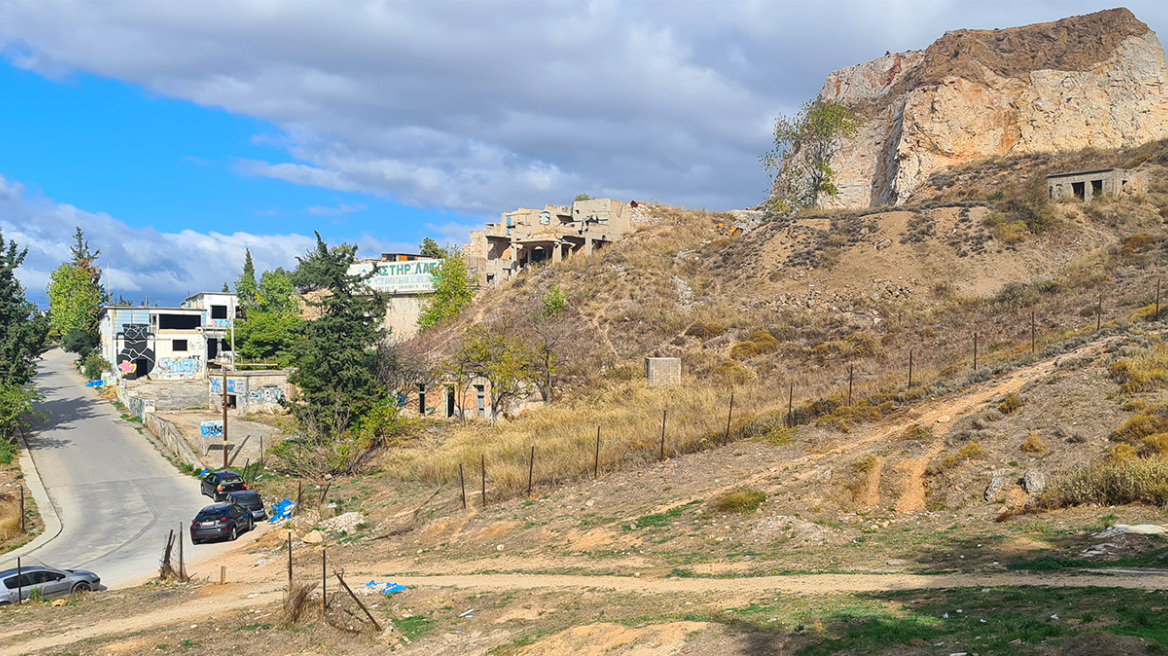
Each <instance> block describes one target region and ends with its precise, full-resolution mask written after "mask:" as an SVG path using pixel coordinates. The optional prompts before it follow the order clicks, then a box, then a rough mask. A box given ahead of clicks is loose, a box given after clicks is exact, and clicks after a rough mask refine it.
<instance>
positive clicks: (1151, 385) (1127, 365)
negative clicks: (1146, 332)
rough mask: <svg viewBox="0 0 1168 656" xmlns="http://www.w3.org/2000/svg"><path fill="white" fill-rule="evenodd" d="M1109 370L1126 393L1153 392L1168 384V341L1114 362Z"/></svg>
mask: <svg viewBox="0 0 1168 656" xmlns="http://www.w3.org/2000/svg"><path fill="white" fill-rule="evenodd" d="M1108 372H1109V373H1110V374H1111V379H1112V380H1114V381H1115V382H1117V383H1119V389H1120V390H1122V391H1123V392H1124V393H1125V394H1135V393H1137V392H1151V391H1153V390H1157V389H1160V388H1162V387H1165V386H1168V343H1161V344H1157V345H1156V346H1154V347H1152V348H1150V349H1147V350H1145V351H1141V352H1140V354H1139V355H1138V356H1136V357H1133V358H1129V359H1126V360H1118V361H1116V362H1113V363H1112V364H1111V366H1110V367H1108Z"/></svg>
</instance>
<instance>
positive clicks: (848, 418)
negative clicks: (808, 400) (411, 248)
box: [811, 399, 896, 433]
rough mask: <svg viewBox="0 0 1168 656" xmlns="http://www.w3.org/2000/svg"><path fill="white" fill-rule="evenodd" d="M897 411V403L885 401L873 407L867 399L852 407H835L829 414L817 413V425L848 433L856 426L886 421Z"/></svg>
mask: <svg viewBox="0 0 1168 656" xmlns="http://www.w3.org/2000/svg"><path fill="white" fill-rule="evenodd" d="M895 409H896V403H895V402H893V401H884V402H883V403H880V404H879V405H871V404H870V403H869V402H868V400H867V399H865V400H862V401H859V402H857V403H854V404H852V405H841V406H837V407H834V408H832V409H831V410H830V411H829V412H827V413H816V414H817V415H818V416H819V419H818V420H817V421H816V423H817V424H818V425H820V426H830V427H832V428H835V429H837V430H839V431H842V432H844V433H846V432H848V431H850V430H851V429H852V426H853V425H854V424H859V423H864V422H873V421H880V420H881V419H884V415H886V414H888V413H890V412H892V411H893V410H895ZM814 410H815V408H812V409H811V411H812V412H814Z"/></svg>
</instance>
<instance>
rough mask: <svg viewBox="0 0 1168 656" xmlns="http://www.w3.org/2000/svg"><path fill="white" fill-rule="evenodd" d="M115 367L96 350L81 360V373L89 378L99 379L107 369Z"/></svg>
mask: <svg viewBox="0 0 1168 656" xmlns="http://www.w3.org/2000/svg"><path fill="white" fill-rule="evenodd" d="M112 369H113V367H111V366H110V363H109V361H108V360H106V359H105V358H103V357H101V354H100V353H98V352H96V351H94V352H91V353H90V354H89V355H87V356H85V359H84V360H82V362H81V373H82V375H84V376H85V377H86V378H87V379H89V380H97V379H98V378H101V375H102V374H103V373H105V372H107V371H111V370H112Z"/></svg>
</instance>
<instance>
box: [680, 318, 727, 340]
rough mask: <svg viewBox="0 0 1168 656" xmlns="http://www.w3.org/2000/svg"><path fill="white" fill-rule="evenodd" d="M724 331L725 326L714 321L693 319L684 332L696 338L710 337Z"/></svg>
mask: <svg viewBox="0 0 1168 656" xmlns="http://www.w3.org/2000/svg"><path fill="white" fill-rule="evenodd" d="M724 332H726V328H725V326H723V325H722V324H720V323H717V322H715V321H695V322H694V323H693V325H692V326H690V327H689V328H687V329H686V330H685V334H686V335H689V336H690V337H697V338H698V339H712V338H714V337H717V336H718V335H721V334H722V333H724Z"/></svg>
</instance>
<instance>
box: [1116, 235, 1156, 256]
mask: <svg viewBox="0 0 1168 656" xmlns="http://www.w3.org/2000/svg"><path fill="white" fill-rule="evenodd" d="M1155 245H1156V238H1155V237H1153V236H1151V235H1149V234H1146V233H1140V234H1138V235H1131V236H1130V237H1124V238H1123V241H1121V242H1120V244H1119V254H1120V255H1124V256H1131V255H1136V254H1138V253H1143V252H1144V251H1146V250H1148V249H1150V248H1151V247H1152V246H1155Z"/></svg>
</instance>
